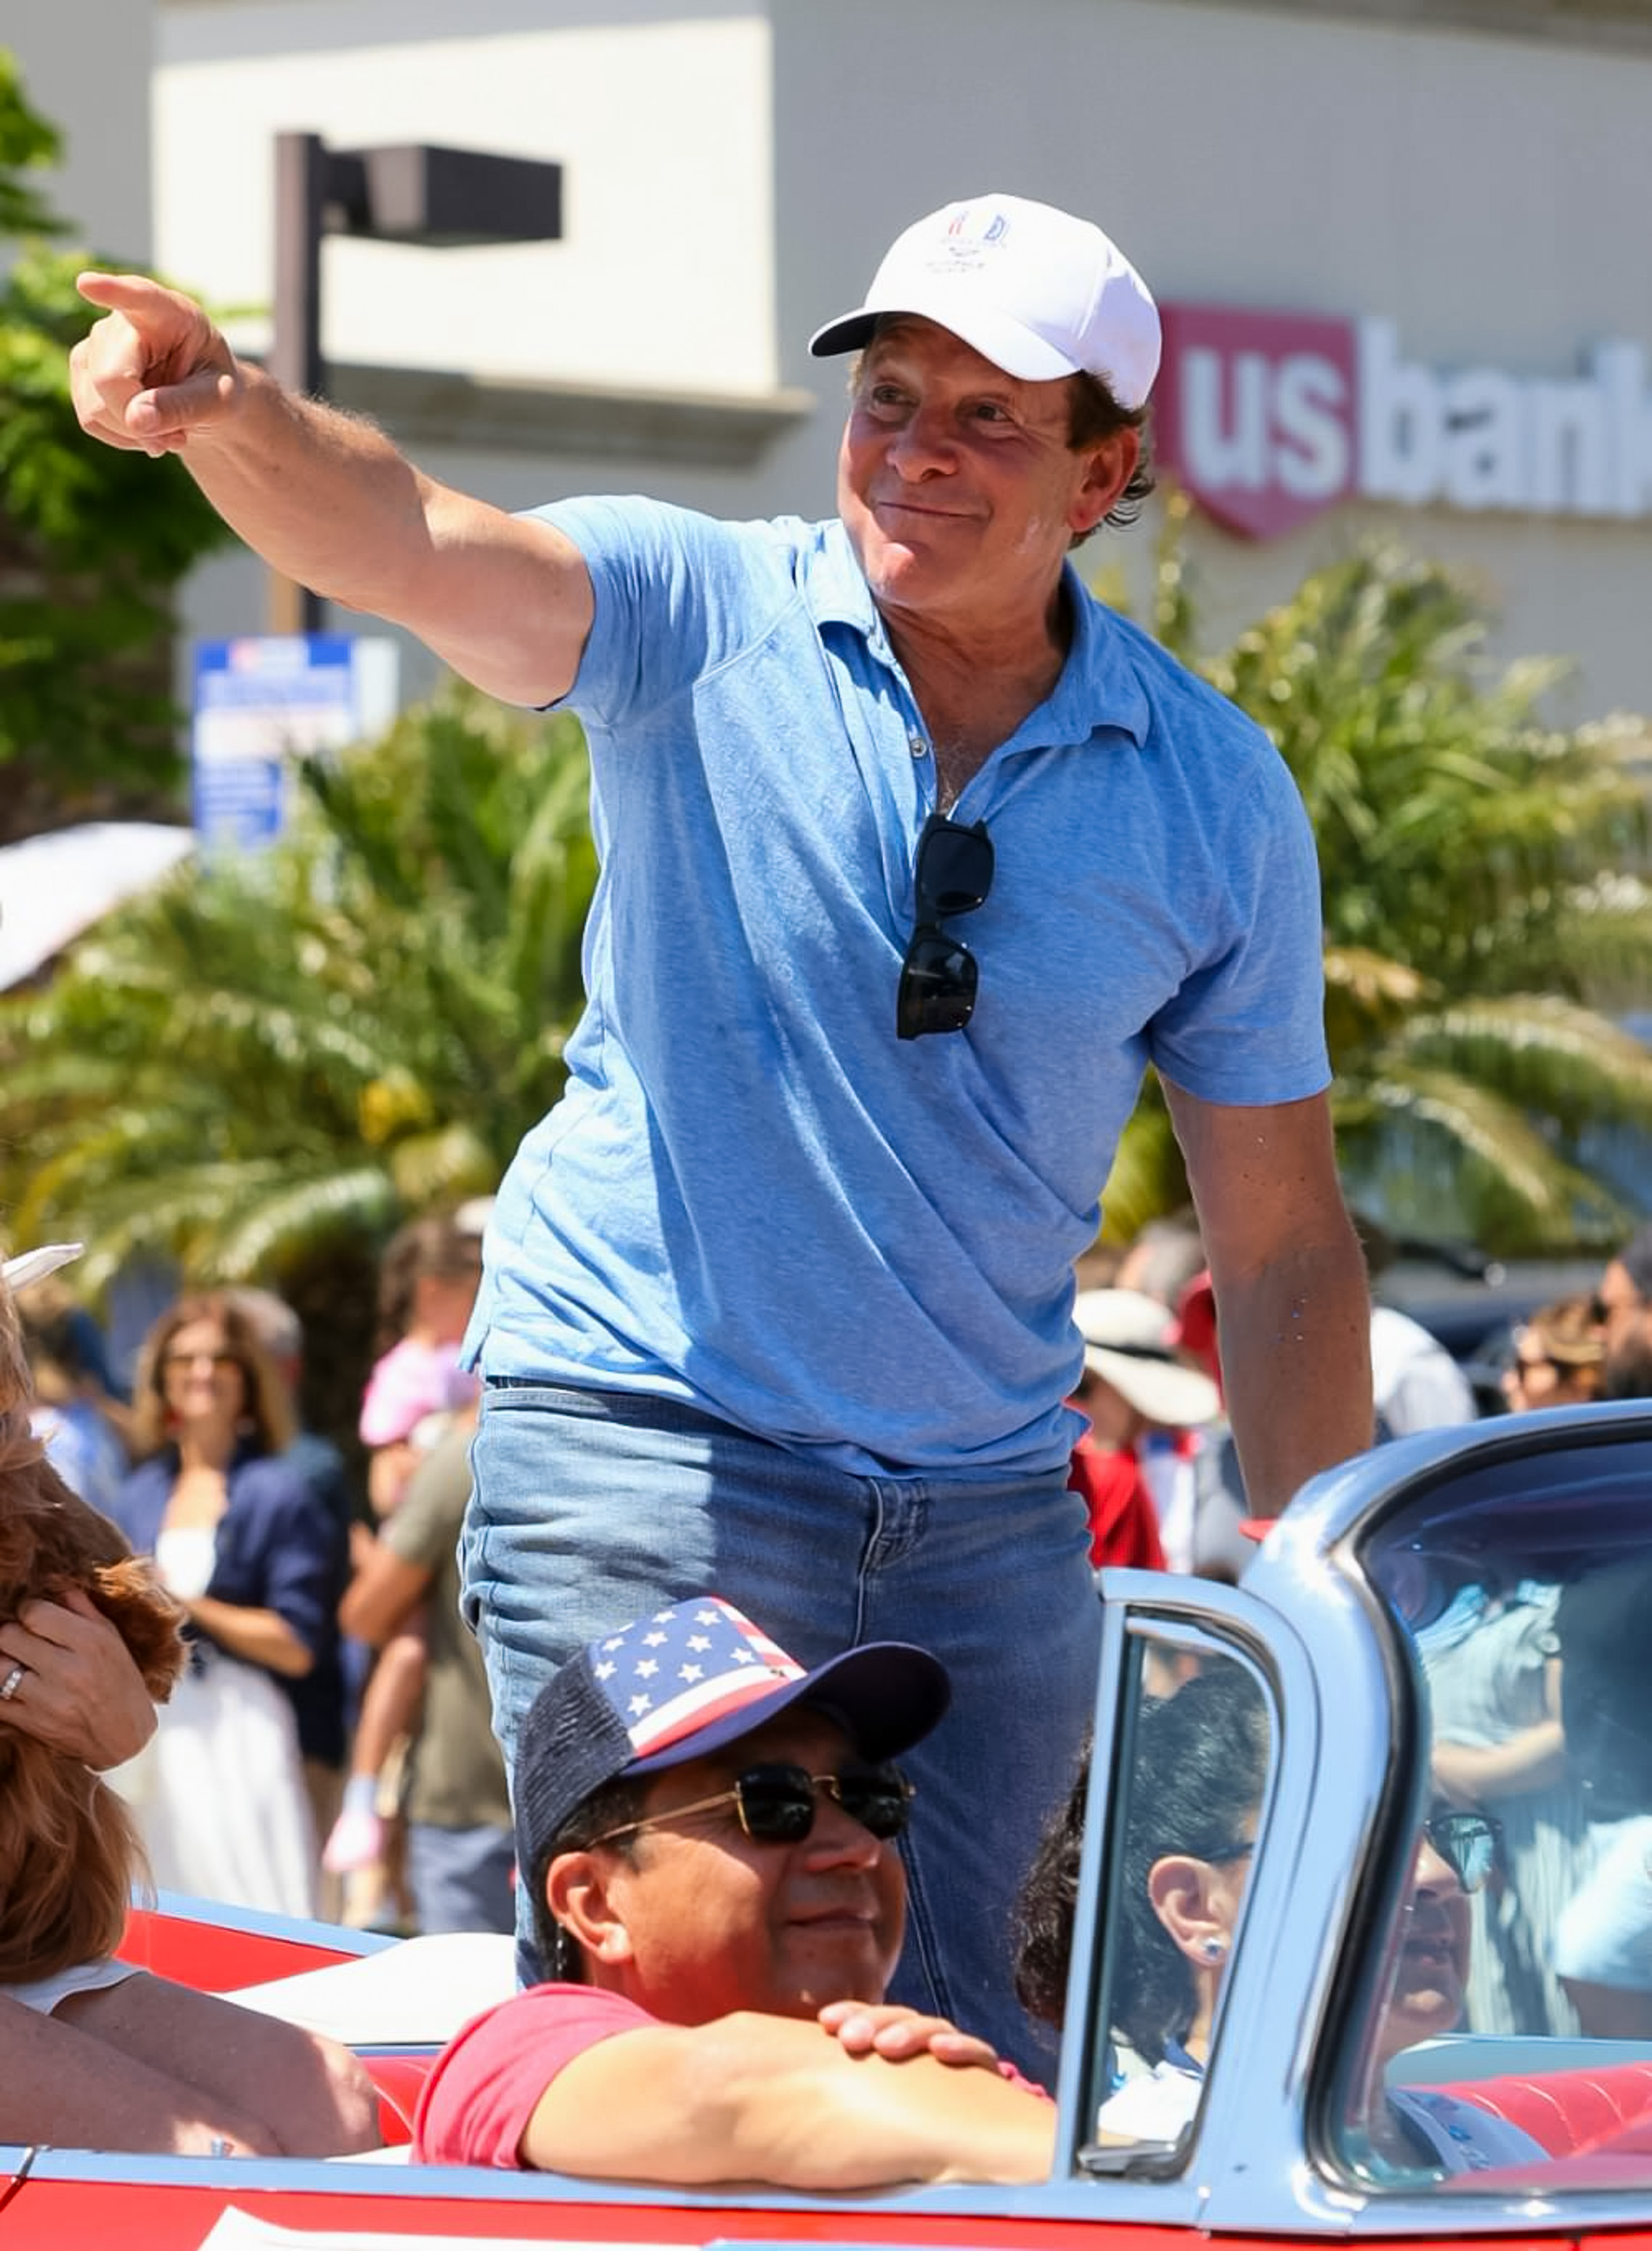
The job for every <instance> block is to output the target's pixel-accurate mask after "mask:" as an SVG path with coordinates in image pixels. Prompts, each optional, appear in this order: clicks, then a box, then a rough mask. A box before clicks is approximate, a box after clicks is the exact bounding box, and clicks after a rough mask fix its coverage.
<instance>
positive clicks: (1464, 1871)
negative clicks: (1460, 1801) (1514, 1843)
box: [1423, 1813, 1503, 1892]
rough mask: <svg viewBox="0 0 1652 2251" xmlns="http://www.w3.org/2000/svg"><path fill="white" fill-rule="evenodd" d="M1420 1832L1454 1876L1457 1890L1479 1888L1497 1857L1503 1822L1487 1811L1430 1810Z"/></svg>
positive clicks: (1471, 1890) (1470, 1890) (1474, 1889)
mask: <svg viewBox="0 0 1652 2251" xmlns="http://www.w3.org/2000/svg"><path fill="white" fill-rule="evenodd" d="M1423 1834H1424V1836H1425V1837H1426V1838H1427V1839H1428V1841H1429V1843H1430V1844H1431V1845H1432V1846H1433V1848H1434V1850H1435V1852H1436V1853H1439V1855H1440V1859H1441V1860H1443V1861H1444V1862H1445V1864H1446V1866H1447V1867H1448V1868H1449V1869H1450V1870H1451V1873H1452V1874H1453V1875H1454V1876H1455V1877H1456V1879H1457V1884H1458V1887H1459V1889H1460V1890H1462V1891H1465V1892H1477V1891H1479V1890H1481V1889H1482V1887H1483V1886H1484V1884H1485V1880H1486V1879H1487V1877H1488V1876H1489V1874H1491V1871H1492V1868H1493V1867H1494V1865H1495V1864H1496V1858H1497V1840H1498V1839H1499V1838H1500V1837H1501V1836H1502V1835H1503V1824H1502V1822H1501V1821H1498V1820H1495V1819H1494V1818H1493V1817H1492V1816H1491V1815H1490V1814H1489V1813H1431V1814H1430V1815H1429V1817H1428V1818H1427V1820H1426V1821H1425V1822H1424V1823H1423Z"/></svg>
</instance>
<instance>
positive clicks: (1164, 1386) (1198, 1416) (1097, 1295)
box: [1072, 1290, 1222, 1430]
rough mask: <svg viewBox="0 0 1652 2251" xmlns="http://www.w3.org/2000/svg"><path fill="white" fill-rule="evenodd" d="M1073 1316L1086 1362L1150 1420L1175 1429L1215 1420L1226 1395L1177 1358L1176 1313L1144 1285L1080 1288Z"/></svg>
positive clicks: (1200, 1373) (1199, 1372)
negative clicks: (1139, 1287) (1150, 1294)
mask: <svg viewBox="0 0 1652 2251" xmlns="http://www.w3.org/2000/svg"><path fill="white" fill-rule="evenodd" d="M1072 1318H1073V1319H1074V1320H1075V1321H1076V1322H1077V1324H1078V1327H1079V1335H1080V1336H1081V1337H1082V1338H1083V1339H1084V1364H1085V1366H1086V1368H1089V1369H1090V1371H1091V1373H1092V1374H1093V1375H1099V1376H1100V1377H1102V1378H1103V1379H1104V1381H1106V1382H1108V1383H1110V1384H1111V1385H1112V1386H1113V1388H1114V1390H1115V1391H1117V1392H1119V1393H1120V1394H1121V1396H1123V1397H1124V1398H1126V1399H1128V1401H1129V1403H1130V1404H1131V1406H1132V1407H1134V1408H1135V1410H1136V1412H1137V1413H1138V1414H1140V1415H1145V1416H1147V1419H1148V1421H1149V1423H1163V1424H1164V1425H1165V1426H1166V1427H1167V1428H1169V1429H1170V1430H1194V1429H1197V1426H1198V1425H1199V1424H1200V1423H1211V1422H1214V1421H1215V1419H1216V1416H1217V1415H1218V1413H1219V1411H1220V1409H1221V1404H1222V1396H1221V1394H1220V1392H1218V1389H1217V1388H1216V1386H1215V1384H1214V1383H1212V1382H1211V1379H1210V1377H1209V1376H1208V1375H1204V1372H1203V1371H1202V1370H1201V1369H1199V1368H1190V1367H1188V1365H1187V1363H1186V1362H1185V1361H1182V1360H1179V1359H1178V1358H1177V1351H1176V1346H1175V1343H1174V1341H1173V1336H1174V1329H1175V1321H1176V1316H1175V1315H1174V1314H1173V1313H1171V1312H1170V1308H1169V1307H1168V1306H1162V1305H1161V1304H1160V1303H1159V1301H1158V1299H1156V1298H1149V1297H1148V1296H1146V1295H1145V1294H1144V1293H1143V1292H1142V1291H1140V1290H1081V1291H1080V1292H1079V1295H1078V1297H1077V1299H1075V1300H1074V1303H1073V1307H1072Z"/></svg>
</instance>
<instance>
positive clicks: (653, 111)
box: [154, 0, 775, 392]
mask: <svg viewBox="0 0 1652 2251" xmlns="http://www.w3.org/2000/svg"><path fill="white" fill-rule="evenodd" d="M157 65H158V67H157V69H156V80H155V110H154V114H155V142H156V152H157V160H158V161H157V168H156V235H157V240H158V242H159V244H160V246H161V250H162V254H163V258H164V260H165V263H166V265H167V267H168V268H169V269H170V271H171V272H172V273H174V274H177V275H179V276H181V277H187V279H188V281H189V282H190V284H191V287H196V288H198V289H202V290H205V291H206V292H207V293H208V294H211V295H212V296H214V297H216V298H218V299H219V300H220V301H223V302H226V303H231V304H238V305H246V304H247V303H248V302H249V301H250V302H251V303H253V305H255V306H260V307H263V308H267V307H268V304H269V301H270V298H271V295H272V293H273V287H274V282H273V249H274V219H273V207H272V189H273V165H272V156H271V144H272V142H273V139H274V135H276V134H277V133H279V132H283V131H286V132H316V133H319V134H320V135H322V137H323V140H325V141H326V142H329V144H330V145H331V146H334V147H337V148H343V149H349V148H361V147H367V146H371V145H373V144H374V143H397V142H435V143H440V144H446V145H448V146H452V147H458V148H466V149H492V150H496V151H498V152H500V153H502V154H504V155H508V156H536V157H545V158H551V159H554V160H556V161H558V162H559V163H561V164H562V165H563V167H564V175H563V191H564V238H565V239H563V240H562V241H561V242H560V243H557V244H544V245H539V244H531V245H512V246H496V247H492V248H488V249H483V250H468V251H464V252H454V251H435V250H415V249H410V248H407V247H406V246H396V245H385V244H378V243H370V242H352V241H349V240H344V239H337V238H335V239H330V240H329V242H328V244H327V246H326V250H325V253H324V275H323V350H324V352H325V354H326V356H327V357H329V358H331V359H334V360H358V361H372V362H383V363H386V364H391V365H396V366H429V367H463V368H465V369H466V370H467V371H473V372H475V373H481V374H487V375H493V376H506V377H539V378H546V377H555V378H556V379H558V380H561V381H572V382H581V381H583V382H591V383H600V384H635V385H638V386H642V387H646V388H655V389H670V388H672V387H674V386H680V387H681V388H683V389H684V390H688V391H748V392H749V391H768V390H769V389H771V388H772V386H773V384H774V360H775V338H774V304H773V298H772V294H771V289H770V274H771V270H772V264H773V177H774V174H773V159H772V150H771V142H770V125H771V111H770V104H769V95H768V87H769V75H770V73H769V38H768V25H767V19H766V15H765V11H764V10H763V9H762V8H761V7H760V5H758V4H756V0H753V4H750V5H747V6H743V7H741V6H730V7H723V8H718V9H715V10H707V11H706V12H705V15H704V16H700V17H684V16H683V14H682V11H680V10H675V9H666V8H663V7H661V8H646V7H644V8H633V7H628V6H621V7H618V8H614V9H612V10H609V9H600V10H592V9H580V8H578V7H573V6H569V5H566V4H563V5H560V6H559V5H558V4H556V0H546V4H545V5H542V6H536V7H533V8H528V9H524V8H523V7H521V6H519V5H512V4H510V0H503V4H502V3H501V0H474V4H472V5H470V6H469V7H467V8H465V9H462V10H457V9H455V8H454V7H452V6H451V5H449V4H446V0H442V4H437V0H264V3H263V4H258V5H250V6H240V5H236V4H233V0H230V3H229V4H226V0H219V4H200V0H194V4H187V5H173V6H170V7H167V8H164V9H163V14H162V23H161V37H160V42H159V46H158V51H157ZM246 333H247V335H248V337H249V341H253V342H256V341H259V340H261V337H262V336H263V335H265V334H267V326H264V325H262V324H260V323H259V322H253V323H251V324H248V326H247V329H246Z"/></svg>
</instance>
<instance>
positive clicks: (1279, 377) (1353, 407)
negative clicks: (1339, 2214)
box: [1153, 305, 1652, 539]
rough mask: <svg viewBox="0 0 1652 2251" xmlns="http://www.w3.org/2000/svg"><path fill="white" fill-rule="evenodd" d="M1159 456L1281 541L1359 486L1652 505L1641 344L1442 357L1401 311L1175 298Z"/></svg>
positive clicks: (1377, 495)
mask: <svg viewBox="0 0 1652 2251" xmlns="http://www.w3.org/2000/svg"><path fill="white" fill-rule="evenodd" d="M1161 311H1162V313H1163V322H1164V359H1163V368H1162V371H1161V373H1160V376H1159V380H1158V383H1157V384H1156V386H1155V389H1154V394H1153V396H1154V408H1155V426H1156V447H1157V452H1158V457H1159V459H1160V461H1162V462H1163V464H1164V465H1165V466H1166V467H1167V468H1172V469H1174V470H1175V471H1176V473H1177V475H1178V477H1179V478H1180V479H1181V481H1182V482H1183V484H1184V485H1185V486H1186V487H1187V488H1188V490H1189V491H1190V493H1191V494H1192V495H1193V496H1194V498H1195V499H1196V500H1197V501H1198V502H1199V503H1200V504H1201V505H1202V506H1203V508H1204V509H1205V511H1206V512H1207V514H1209V515H1211V516H1214V517H1215V518H1216V519H1217V521H1218V523H1224V524H1225V525H1226V526H1227V527H1228V529H1229V530H1232V531H1236V532H1239V533H1240V534H1241V535H1242V536H1243V537H1246V538H1250V539H1274V538H1277V537H1279V536H1280V535H1281V533H1282V532H1287V531H1289V530H1293V529H1294V528H1295V526H1296V525H1297V524H1299V523H1304V522H1306V520H1307V519H1308V517H1309V516H1315V515H1317V514H1318V512H1319V511H1320V510H1321V509H1325V508H1329V507H1330V506H1332V505H1333V504H1334V503H1335V502H1337V501H1340V500H1343V499H1347V498H1350V497H1352V496H1353V495H1360V496H1362V497H1364V498H1368V499H1371V500H1386V501H1399V502H1407V503H1409V504H1411V505H1413V506H1423V505H1425V504H1426V503H1429V502H1435V503H1438V504H1439V505H1440V506H1443V507H1446V508H1459V509H1517V510H1519V511H1520V512H1521V513H1522V514H1524V515H1528V516H1617V517H1629V516H1646V515H1649V514H1652V391H1649V389H1648V377H1647V355H1646V353H1645V351H1644V350H1642V347H1641V346H1640V345H1639V344H1635V343H1622V342H1617V341H1609V342H1606V343H1598V344H1596V345H1594V346H1593V349H1592V350H1590V351H1589V352H1588V353H1587V354H1586V356H1585V358H1584V361H1583V364H1582V370H1581V372H1579V374H1577V375H1574V376H1572V377H1546V376H1533V375H1513V374H1510V373H1509V372H1508V371H1505V370H1503V369H1501V368H1496V367H1460V368H1454V369H1449V370H1447V369H1440V368H1434V367H1430V366H1427V365H1426V364H1424V363H1423V362H1422V361H1421V360H1419V359H1416V358H1413V357H1410V356H1409V355H1408V354H1407V353H1406V349H1405V347H1404V344H1403V343H1402V341H1401V338H1400V336H1399V329H1397V327H1396V326H1395V324H1394V322H1392V321H1390V320H1385V319H1381V318H1378V317H1377V316H1375V315H1371V316H1367V317H1362V318H1356V319H1352V320H1337V319H1331V318H1320V317H1315V316H1301V315H1295V314H1286V313H1253V312H1245V311H1240V310H1238V309H1236V308H1232V307H1228V306H1209V305H1167V306H1163V307H1162V308H1161Z"/></svg>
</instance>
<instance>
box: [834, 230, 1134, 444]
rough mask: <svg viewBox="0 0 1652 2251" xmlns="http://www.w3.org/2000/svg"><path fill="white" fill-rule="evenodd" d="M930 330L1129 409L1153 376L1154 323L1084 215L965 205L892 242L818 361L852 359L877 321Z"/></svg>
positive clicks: (1018, 371) (1008, 368) (1120, 261)
mask: <svg viewBox="0 0 1652 2251" xmlns="http://www.w3.org/2000/svg"><path fill="white" fill-rule="evenodd" d="M886 313H912V314H916V315H919V316H920V318H922V319H924V320H926V321H934V322H937V323H938V325H939V326H940V327H941V328H943V329H950V330H951V332H952V333H953V335H954V336H961V337H962V339H963V341H964V343H967V344H968V345H970V346H972V347H973V349H974V350H976V351H978V352H979V353H980V354H981V355H982V358H983V359H989V360H990V361H991V362H992V364H993V365H994V366H995V367H1001V368H1002V369H1003V371H1004V373H1005V374H1006V375H1014V376H1018V377H1021V379H1022V380H1023V381H1024V382H1028V383H1044V382H1049V381H1053V380H1054V379H1056V378H1057V377H1060V376H1064V375H1077V374H1079V373H1080V372H1082V373H1084V374H1086V375H1097V376H1100V377H1101V378H1102V379H1103V381H1104V382H1105V383H1106V384H1107V388H1108V390H1109V391H1111V392H1112V393H1113V396H1114V398H1116V399H1117V401H1118V403H1119V405H1121V406H1122V407H1124V408H1126V409H1127V410H1130V411H1133V410H1134V409H1135V408H1136V407H1138V406H1140V405H1142V402H1143V401H1144V400H1145V398H1147V395H1148V393H1149V391H1151V389H1152V388H1153V378H1154V377H1155V376H1156V374H1157V373H1158V371H1159V315H1158V310H1157V308H1156V306H1155V304H1154V302H1153V300H1152V298H1151V296H1149V294H1148V287H1147V284H1146V283H1145V282H1144V281H1142V277H1141V275H1140V274H1138V273H1137V272H1136V270H1135V267H1134V266H1132V265H1131V263H1130V261H1129V260H1128V258H1127V257H1126V256H1125V255H1124V253H1123V252H1122V251H1121V249H1120V248H1119V247H1118V246H1117V244H1116V243H1114V242H1111V241H1109V240H1108V239H1107V236H1106V235H1105V234H1103V233H1102V232H1101V230H1100V227H1099V226H1093V225H1092V224H1091V223H1090V221H1089V220H1088V219H1087V218H1073V217H1072V214H1071V213H1070V212H1068V211H1056V210H1054V209H1053V208H1052V206H1051V205H1050V204H1035V203H1029V202H1028V201H1027V200H1026V198H1025V197H1022V196H1001V195H990V196H972V197H969V198H968V201H966V202H964V203H957V204H947V205H946V207H945V209H944V210H941V211H934V212H932V213H931V214H930V216H929V217H928V218H920V220H919V221H918V222H917V224H916V225H914V226H909V227H908V228H907V229H906V232H905V233H904V234H902V235H900V236H899V237H898V239H896V241H895V244H894V246H893V247H892V249H891V250H890V252H889V254H888V256H887V257H886V258H885V260H884V262H883V264H882V265H881V266H880V267H878V271H877V273H876V274H874V275H873V276H872V285H871V288H870V289H869V290H868V291H867V292H866V301H865V303H864V305H862V306H861V307H859V308H858V309H857V311H855V312H852V313H844V314H843V315H841V316H840V317H839V318H838V319H836V320H835V321H829V322H827V323H826V325H825V327H824V328H823V329H816V333H815V334H814V335H813V336H811V337H810V338H809V350H810V351H811V352H813V354H814V355H815V357H816V359H826V358H829V357H831V355H832V354H833V353H834V352H846V351H858V350H861V349H862V347H863V346H864V345H865V344H867V343H871V337H872V334H873V331H874V329H875V328H876V326H877V323H878V318H879V316H880V315H884V314H886Z"/></svg>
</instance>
